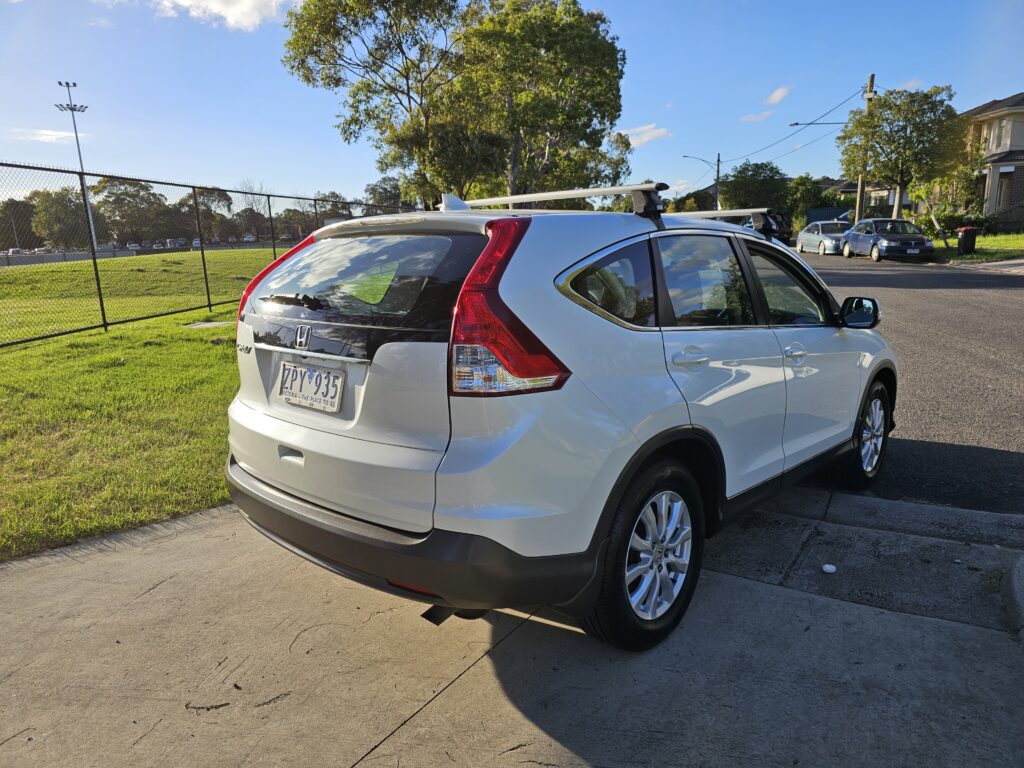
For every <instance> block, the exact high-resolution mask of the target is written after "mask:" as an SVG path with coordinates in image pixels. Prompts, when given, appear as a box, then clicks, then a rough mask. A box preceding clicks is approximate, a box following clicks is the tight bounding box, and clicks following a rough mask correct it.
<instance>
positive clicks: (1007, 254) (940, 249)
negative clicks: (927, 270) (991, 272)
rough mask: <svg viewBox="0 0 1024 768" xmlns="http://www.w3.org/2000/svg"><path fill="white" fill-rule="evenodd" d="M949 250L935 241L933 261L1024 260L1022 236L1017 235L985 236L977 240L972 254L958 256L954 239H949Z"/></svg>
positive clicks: (1023, 238)
mask: <svg viewBox="0 0 1024 768" xmlns="http://www.w3.org/2000/svg"><path fill="white" fill-rule="evenodd" d="M949 243H950V246H951V247H950V248H946V247H945V246H943V245H942V240H941V239H936V240H935V260H936V261H942V262H945V261H950V260H951V259H960V260H963V261H1003V260H1005V259H1024V234H1019V235H985V236H983V237H979V238H978V242H977V248H976V250H975V252H974V253H972V254H968V255H966V256H958V255H957V252H956V238H955V237H951V238H950V239H949Z"/></svg>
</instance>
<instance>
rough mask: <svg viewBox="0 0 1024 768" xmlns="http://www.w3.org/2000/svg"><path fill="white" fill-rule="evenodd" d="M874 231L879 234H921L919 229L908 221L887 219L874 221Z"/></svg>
mask: <svg viewBox="0 0 1024 768" xmlns="http://www.w3.org/2000/svg"><path fill="white" fill-rule="evenodd" d="M875 232H877V233H878V234H880V235H923V234H924V232H922V231H921V230H920V229H918V228H917V227H916V226H914V225H913V224H911V223H910V222H909V221H901V220H899V219H887V220H882V221H876V222H875Z"/></svg>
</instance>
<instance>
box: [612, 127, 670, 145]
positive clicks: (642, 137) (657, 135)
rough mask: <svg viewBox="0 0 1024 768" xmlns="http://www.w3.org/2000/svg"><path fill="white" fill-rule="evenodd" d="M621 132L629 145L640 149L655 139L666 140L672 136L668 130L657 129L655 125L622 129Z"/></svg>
mask: <svg viewBox="0 0 1024 768" xmlns="http://www.w3.org/2000/svg"><path fill="white" fill-rule="evenodd" d="M621 132H622V133H624V134H626V135H627V136H629V143H630V144H631V145H632V146H634V147H641V146H643V145H644V144H646V143H647V142H649V141H654V140H655V139H667V138H668V137H669V136H671V135H672V132H671V131H669V129H668V128H659V127H658V124H657V123H648V124H647V125H638V126H637V127H636V128H624V129H623V130H622V131H621Z"/></svg>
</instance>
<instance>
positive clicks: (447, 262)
mask: <svg viewBox="0 0 1024 768" xmlns="http://www.w3.org/2000/svg"><path fill="white" fill-rule="evenodd" d="M486 243H487V237H486V236H485V235H483V234H474V233H463V232H459V233H443V234H439V233H427V234H404V233H403V234H394V235H371V236H362V237H336V238H329V239H327V240H321V241H319V242H316V243H313V244H312V245H309V246H308V247H306V248H304V249H303V250H302V251H300V252H299V253H297V254H295V255H294V256H292V257H291V258H289V259H287V260H286V261H285V262H284V263H283V264H281V266H279V267H278V268H277V269H275V270H274V271H273V272H271V273H270V274H269V275H267V277H266V278H264V279H263V280H262V281H261V282H260V284H259V285H258V286H257V287H256V290H255V291H253V294H252V297H251V299H250V302H249V309H250V311H255V312H256V313H257V314H260V315H278V316H285V317H291V318H296V319H300V318H301V319H310V320H319V321H325V322H336V323H344V324H353V325H370V326H380V327H390V328H415V329H424V330H449V329H450V328H451V324H452V313H453V311H454V309H455V303H456V301H457V300H458V296H459V291H460V290H461V289H462V283H463V282H464V281H465V279H466V275H468V274H469V270H470V269H471V268H472V266H473V264H474V263H475V262H476V259H477V257H478V256H479V255H480V252H481V251H482V250H483V248H484V245H485V244H486Z"/></svg>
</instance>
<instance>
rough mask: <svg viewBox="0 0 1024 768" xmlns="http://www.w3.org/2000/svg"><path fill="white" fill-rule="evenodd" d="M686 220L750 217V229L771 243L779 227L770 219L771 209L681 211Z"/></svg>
mask: <svg viewBox="0 0 1024 768" xmlns="http://www.w3.org/2000/svg"><path fill="white" fill-rule="evenodd" d="M682 215H683V216H685V217H687V218H688V219H732V218H739V217H741V216H743V217H747V216H749V217H750V224H751V229H753V230H754V231H755V232H760V233H761V234H762V235H764V239H765V240H768V241H771V239H772V238H773V237H775V235H776V234H778V231H779V225H778V223H777V222H776V221H775V219H774V218H772V209H771V208H729V209H726V210H724V211H682Z"/></svg>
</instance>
